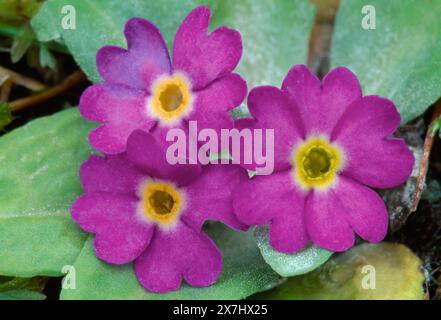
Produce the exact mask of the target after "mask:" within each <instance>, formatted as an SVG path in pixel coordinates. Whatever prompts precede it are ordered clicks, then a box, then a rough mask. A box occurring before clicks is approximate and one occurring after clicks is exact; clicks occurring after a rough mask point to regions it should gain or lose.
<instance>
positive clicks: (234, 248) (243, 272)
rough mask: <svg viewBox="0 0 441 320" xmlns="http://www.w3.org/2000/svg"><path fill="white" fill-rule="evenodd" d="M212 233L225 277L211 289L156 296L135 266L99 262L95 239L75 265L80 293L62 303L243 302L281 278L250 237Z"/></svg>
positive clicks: (71, 292)
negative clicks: (149, 301) (144, 301)
mask: <svg viewBox="0 0 441 320" xmlns="http://www.w3.org/2000/svg"><path fill="white" fill-rule="evenodd" d="M207 229H208V233H209V234H210V236H211V238H212V239H213V240H214V241H215V242H216V244H217V245H218V246H219V248H220V250H221V251H222V255H223V270H222V275H221V277H220V279H219V280H218V282H217V283H215V284H214V285H212V286H211V287H208V288H192V287H190V286H188V285H186V284H183V286H182V287H181V289H180V290H178V291H174V292H170V293H167V294H153V293H149V292H148V291H146V290H145V289H144V288H143V287H141V285H140V284H139V283H138V281H137V279H136V277H135V274H134V273H133V269H132V265H123V266H117V265H110V264H106V263H104V262H102V261H101V260H99V259H98V258H97V257H96V256H95V253H94V250H93V247H92V238H90V239H89V241H87V242H86V245H85V247H84V249H83V251H82V252H81V254H80V256H79V257H78V259H77V261H76V262H75V263H74V265H73V266H74V267H75V270H76V275H77V277H76V280H77V283H76V289H63V290H62V292H61V298H62V299H143V300H144V299H145V300H151V299H243V298H246V297H248V296H250V295H252V294H253V293H256V292H260V291H264V290H268V289H270V288H272V287H274V286H275V285H277V284H278V283H279V277H278V276H277V274H275V273H274V272H273V271H272V270H271V268H269V267H268V265H267V264H266V263H265V262H264V261H263V260H262V258H261V256H260V253H259V250H258V249H257V246H256V244H255V242H254V240H253V236H252V234H250V233H243V232H237V231H232V230H230V229H227V228H226V227H223V226H221V225H220V224H214V223H213V224H209V225H208V226H207Z"/></svg>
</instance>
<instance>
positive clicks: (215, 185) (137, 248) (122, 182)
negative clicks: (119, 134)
mask: <svg viewBox="0 0 441 320" xmlns="http://www.w3.org/2000/svg"><path fill="white" fill-rule="evenodd" d="M80 177H81V181H82V184H83V187H84V190H85V194H84V195H82V196H80V197H79V198H78V199H77V200H76V202H75V203H74V204H73V206H72V210H71V211H72V216H73V219H74V220H75V221H76V222H77V223H78V224H79V225H80V226H81V228H83V229H84V230H85V231H87V232H91V233H94V234H96V237H95V242H94V246H95V252H96V255H97V256H98V257H99V258H100V259H102V260H104V261H106V262H109V263H112V264H126V263H130V262H132V261H134V270H135V273H136V276H137V277H138V280H139V281H140V283H141V284H142V285H143V286H144V287H145V288H147V289H148V290H150V291H153V292H167V291H170V290H176V289H178V288H179V286H180V284H181V281H182V278H184V279H185V281H186V282H187V283H189V284H190V285H192V286H195V287H204V286H209V285H211V284H213V283H214V282H215V281H216V280H217V278H218V276H219V274H220V272H221V268H222V258H221V254H220V252H219V250H218V249H217V247H216V246H215V244H214V243H213V241H212V240H211V239H210V238H209V237H208V236H207V235H206V234H205V233H203V232H202V231H201V227H202V225H203V223H204V221H206V220H218V221H222V222H223V223H225V224H227V225H229V226H231V227H234V228H237V229H244V227H245V226H244V225H242V224H241V223H239V222H238V221H237V220H236V219H235V217H234V215H233V209H232V200H231V192H232V189H233V188H234V186H235V185H236V184H237V183H238V182H239V181H240V180H241V179H243V180H246V179H247V175H246V172H245V171H244V170H243V169H242V168H240V167H239V166H232V165H230V166H215V165H208V166H204V167H203V168H202V167H201V166H199V165H179V164H177V165H170V164H168V162H167V161H166V157H165V150H163V148H162V145H160V144H159V143H158V142H157V141H156V140H155V138H154V137H153V136H152V135H151V134H150V133H146V132H144V131H141V130H136V131H135V132H134V133H133V134H132V135H130V137H129V139H128V143H127V152H125V153H121V154H118V155H108V156H106V157H100V156H95V155H93V156H91V157H90V158H89V159H88V160H87V161H86V162H85V163H84V164H83V165H82V167H81V170H80Z"/></svg>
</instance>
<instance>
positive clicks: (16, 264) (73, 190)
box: [0, 108, 93, 277]
mask: <svg viewBox="0 0 441 320" xmlns="http://www.w3.org/2000/svg"><path fill="white" fill-rule="evenodd" d="M92 127H93V125H92V124H90V123H88V122H86V121H84V120H83V119H82V118H81V116H80V115H79V113H78V110H77V109H74V108H72V109H67V110H65V111H62V112H59V113H57V114H55V115H53V116H50V117H45V118H40V119H37V120H34V121H31V122H30V123H28V124H27V125H25V126H23V127H20V128H19V129H16V130H14V131H12V132H10V133H8V134H6V135H4V136H2V137H1V138H0V150H1V151H0V167H1V168H2V169H1V170H0V274H2V275H8V276H18V277H32V276H35V275H49V276H58V275H62V272H61V269H62V267H63V266H64V265H66V264H71V263H72V262H73V261H74V260H75V258H76V257H77V256H78V253H79V252H80V250H81V248H82V247H83V245H84V241H85V239H86V238H87V235H86V234H85V233H83V232H82V231H81V230H80V229H79V228H78V227H77V225H76V224H75V222H74V221H73V220H72V219H71V217H70V212H69V208H70V205H71V203H72V202H73V200H75V199H76V197H77V196H78V195H79V194H81V193H82V188H81V185H80V181H79V176H78V170H79V167H80V164H81V163H82V162H83V161H84V160H85V159H87V157H88V156H89V154H90V153H91V148H90V147H89V145H88V142H87V133H88V132H89V131H90V130H91V128H92Z"/></svg>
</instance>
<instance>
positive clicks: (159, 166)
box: [127, 130, 202, 186]
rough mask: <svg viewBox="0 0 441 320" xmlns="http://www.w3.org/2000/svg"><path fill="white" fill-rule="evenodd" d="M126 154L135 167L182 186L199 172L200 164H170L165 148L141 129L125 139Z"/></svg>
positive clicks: (186, 162) (152, 175)
mask: <svg viewBox="0 0 441 320" xmlns="http://www.w3.org/2000/svg"><path fill="white" fill-rule="evenodd" d="M127 155H128V157H129V159H130V161H132V162H133V163H134V164H135V166H136V167H137V168H139V169H140V170H141V171H143V172H144V173H146V174H147V175H149V176H151V177H153V178H158V179H165V180H170V181H172V182H175V183H176V184H177V185H178V186H183V185H186V184H187V183H189V182H190V181H192V180H193V179H195V178H197V177H198V176H199V174H200V173H201V171H202V169H201V166H200V165H198V164H188V163H189V162H188V160H187V159H184V158H183V159H182V160H183V161H184V162H185V164H179V163H176V164H170V163H169V161H168V160H167V154H166V150H164V149H163V147H162V146H161V145H160V144H159V143H158V141H157V140H156V139H155V137H154V136H153V135H152V134H150V133H147V132H144V131H142V130H136V131H134V132H133V133H132V134H131V135H130V137H129V139H128V141H127Z"/></svg>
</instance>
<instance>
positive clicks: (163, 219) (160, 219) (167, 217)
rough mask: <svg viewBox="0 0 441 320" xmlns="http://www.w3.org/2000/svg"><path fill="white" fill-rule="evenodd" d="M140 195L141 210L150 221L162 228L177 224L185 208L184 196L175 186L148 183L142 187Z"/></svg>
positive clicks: (154, 182)
mask: <svg viewBox="0 0 441 320" xmlns="http://www.w3.org/2000/svg"><path fill="white" fill-rule="evenodd" d="M139 193H140V194H139V196H140V198H141V201H140V206H139V210H140V211H141V213H142V214H143V215H144V217H146V218H147V219H148V220H149V221H153V222H156V223H157V224H159V225H160V226H162V227H170V226H172V225H174V224H175V223H176V222H177V218H178V217H179V215H180V213H181V211H182V207H183V194H182V192H181V191H179V190H178V189H177V188H176V187H175V186H174V185H173V184H171V183H168V182H157V181H147V182H145V183H143V184H142V185H141V188H140V190H139Z"/></svg>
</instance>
